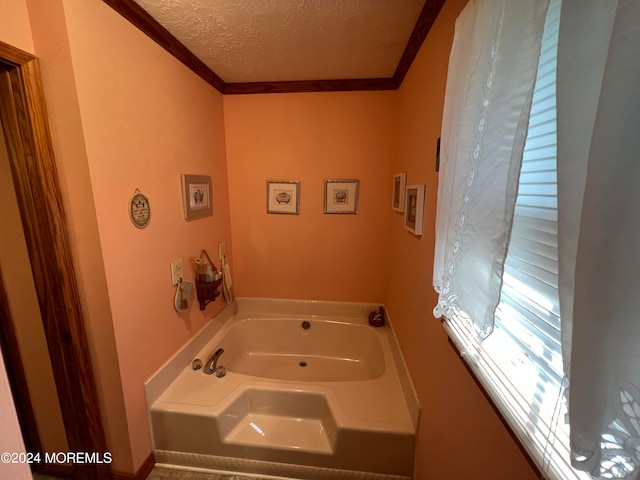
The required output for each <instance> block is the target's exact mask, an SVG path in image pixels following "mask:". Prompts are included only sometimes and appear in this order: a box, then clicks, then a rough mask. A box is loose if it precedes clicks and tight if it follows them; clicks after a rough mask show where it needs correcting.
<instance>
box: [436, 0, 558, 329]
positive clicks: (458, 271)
mask: <svg viewBox="0 0 640 480" xmlns="http://www.w3.org/2000/svg"><path fill="white" fill-rule="evenodd" d="M547 7H548V1H547V0H522V1H518V2H513V1H509V0H502V1H499V0H498V1H496V0H472V1H471V2H470V3H469V5H467V7H466V8H465V9H464V11H463V12H462V13H461V15H460V16H459V17H458V19H457V21H456V30H455V36H454V41H453V47H452V51H451V57H450V60H449V71H448V80H447V89H446V94H445V107H444V113H443V125H442V134H441V137H442V140H441V153H440V154H441V159H442V161H441V168H440V179H439V180H440V183H439V188H438V210H437V217H436V246H435V255H434V272H433V285H434V288H435V290H436V291H437V292H438V294H439V298H438V304H437V306H436V308H435V309H434V315H435V316H437V317H440V316H445V317H447V318H451V315H453V312H454V311H457V312H462V313H464V314H466V315H468V316H469V317H470V318H471V320H472V321H473V322H474V323H475V325H476V327H477V329H478V331H479V334H480V336H481V337H486V336H487V335H489V334H490V333H491V331H492V330H493V319H494V312H495V309H496V306H497V305H498V302H499V299H500V288H501V285H502V273H503V268H504V259H505V256H506V250H507V245H508V240H509V232H510V226H511V221H512V218H513V210H514V205H515V200H516V195H517V186H518V176H519V173H520V164H521V159H522V150H523V148H524V142H525V137H526V133H527V126H528V121H529V110H530V106H531V96H532V92H533V87H534V83H535V79H536V72H537V67H538V58H539V55H540V43H541V39H542V33H543V28H544V22H545V15H546V11H547ZM487 26H489V28H487Z"/></svg>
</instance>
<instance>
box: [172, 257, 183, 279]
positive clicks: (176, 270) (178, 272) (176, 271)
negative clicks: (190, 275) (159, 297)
mask: <svg viewBox="0 0 640 480" xmlns="http://www.w3.org/2000/svg"><path fill="white" fill-rule="evenodd" d="M181 278H183V277H182V259H181V258H179V259H177V260H174V261H173V262H171V285H177V284H178V282H179V281H180V279H181Z"/></svg>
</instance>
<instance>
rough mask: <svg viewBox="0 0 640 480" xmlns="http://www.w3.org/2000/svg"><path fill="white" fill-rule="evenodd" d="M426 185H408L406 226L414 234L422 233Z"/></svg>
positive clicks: (405, 213) (405, 214)
mask: <svg viewBox="0 0 640 480" xmlns="http://www.w3.org/2000/svg"><path fill="white" fill-rule="evenodd" d="M425 189H426V186H425V185H408V186H407V199H406V204H405V211H404V228H406V229H407V230H409V231H410V232H411V233H413V234H414V235H422V217H423V216H424V193H425Z"/></svg>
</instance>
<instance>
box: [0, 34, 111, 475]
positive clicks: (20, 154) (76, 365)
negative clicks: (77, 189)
mask: <svg viewBox="0 0 640 480" xmlns="http://www.w3.org/2000/svg"><path fill="white" fill-rule="evenodd" d="M0 63H1V64H4V66H5V68H8V70H7V71H4V72H2V73H0V99H1V101H0V119H1V120H2V126H3V129H4V133H5V137H6V143H7V150H8V153H9V163H10V166H11V172H12V176H13V183H14V186H15V189H16V197H17V201H18V207H19V209H20V215H21V217H22V225H23V229H24V234H25V240H26V243H27V250H28V252H29V257H30V258H31V270H32V273H33V279H34V283H35V287H36V293H37V296H38V303H39V306H40V312H41V314H42V321H43V325H44V331H45V336H46V338H47V346H48V348H49V356H50V358H51V366H52V368H53V374H54V378H55V382H56V388H57V391H58V397H59V400H60V408H61V411H62V419H63V422H64V426H65V430H66V433H67V441H68V444H69V449H70V450H71V451H89V452H97V453H103V452H106V451H107V449H106V441H105V435H104V430H103V427H102V422H101V417H100V412H99V409H98V395H97V391H96V387H95V381H94V377H93V369H92V366H91V358H90V356H89V349H88V345H87V338H86V333H85V329H84V316H83V312H82V308H81V305H80V295H79V292H78V285H77V283H76V282H77V281H76V274H75V269H74V266H73V260H72V256H71V247H70V244H69V234H68V231H67V220H66V215H65V212H64V208H63V205H62V194H61V189H60V185H59V181H58V174H57V167H56V163H55V158H54V154H53V146H52V143H51V136H50V133H49V126H48V123H47V111H46V106H45V101H44V91H43V87H42V80H41V75H40V66H39V63H38V60H37V59H36V58H35V57H33V56H31V55H29V54H26V53H24V52H20V51H19V50H17V49H15V48H13V47H11V46H8V45H6V44H4V43H2V42H0ZM74 473H75V474H76V476H77V477H78V478H91V479H96V480H107V479H108V478H110V475H109V473H110V468H109V465H106V464H76V465H74Z"/></svg>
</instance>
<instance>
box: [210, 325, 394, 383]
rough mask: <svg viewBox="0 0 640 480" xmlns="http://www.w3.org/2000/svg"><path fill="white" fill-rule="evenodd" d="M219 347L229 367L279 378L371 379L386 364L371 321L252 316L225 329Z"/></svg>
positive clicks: (236, 370) (323, 380)
mask: <svg viewBox="0 0 640 480" xmlns="http://www.w3.org/2000/svg"><path fill="white" fill-rule="evenodd" d="M303 323H305V324H306V328H305V327H303V326H302V325H303ZM276 330H277V331H276ZM266 338H269V341H268V342H266V341H265V339H266ZM219 347H220V348H223V349H224V350H225V354H224V357H221V361H222V363H224V365H225V367H226V369H227V371H232V372H236V373H241V374H244V375H250V376H254V377H262V378H270V379H276V380H293V381H306V382H328V381H358V380H371V379H374V378H378V377H380V376H381V375H382V374H384V369H385V363H384V352H383V351H382V347H381V344H380V341H379V339H378V335H377V334H376V332H375V331H374V330H373V329H372V328H371V327H369V326H367V325H357V324H353V323H348V322H346V321H337V320H333V319H332V320H328V319H326V318H325V319H320V318H318V317H315V318H311V317H304V318H299V317H295V318H282V316H279V317H276V318H262V319H261V320H260V321H259V322H256V321H254V320H252V319H251V318H247V319H244V320H241V321H239V322H237V323H235V325H234V327H233V328H232V329H230V330H228V331H227V332H226V334H225V335H224V337H223V339H222V341H221V342H220V343H219Z"/></svg>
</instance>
